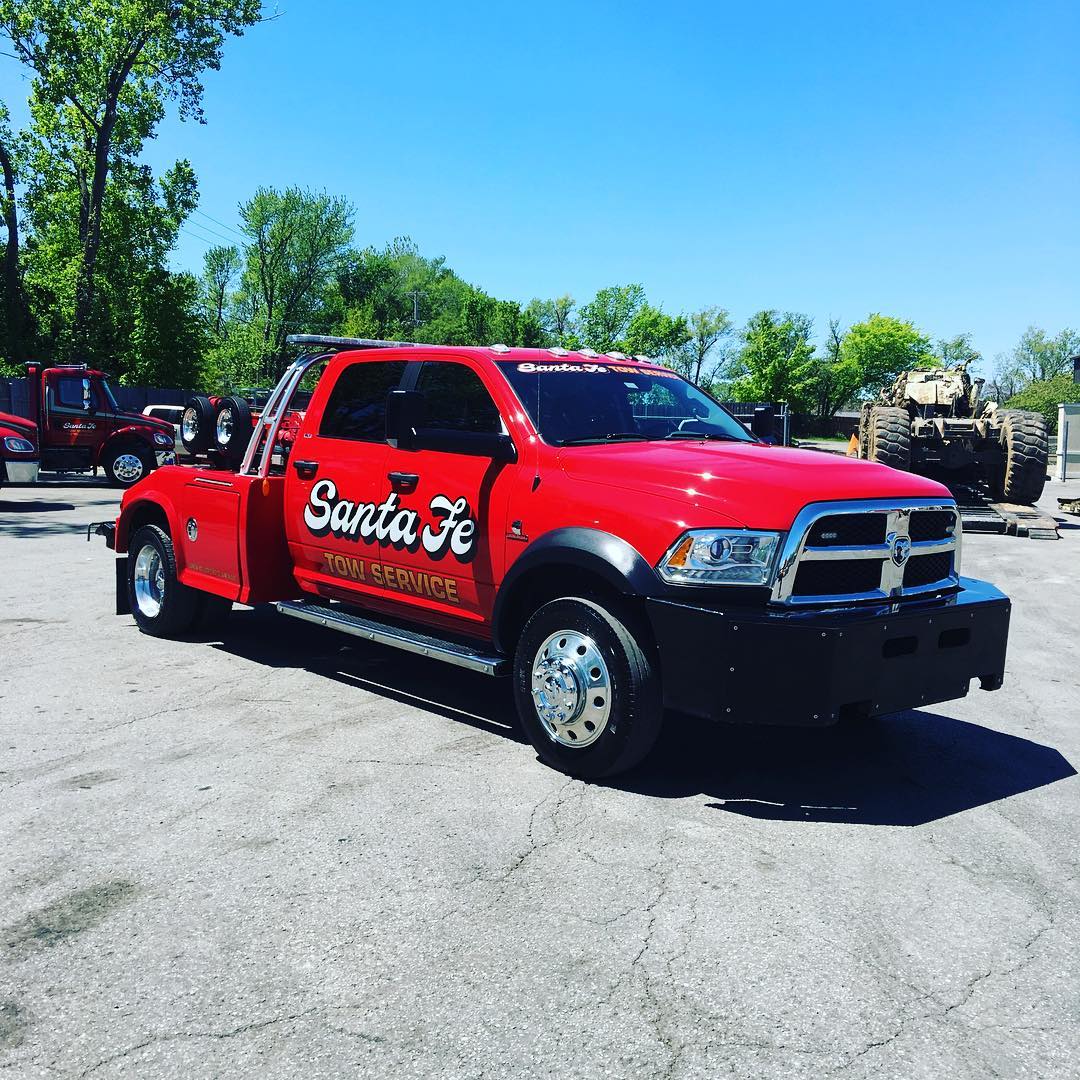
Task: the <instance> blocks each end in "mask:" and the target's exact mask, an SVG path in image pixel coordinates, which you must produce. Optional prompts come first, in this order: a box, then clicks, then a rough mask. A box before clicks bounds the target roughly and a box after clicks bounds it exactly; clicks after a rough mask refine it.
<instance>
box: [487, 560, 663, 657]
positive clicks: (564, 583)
mask: <svg viewBox="0 0 1080 1080" xmlns="http://www.w3.org/2000/svg"><path fill="white" fill-rule="evenodd" d="M510 588H511V591H510V595H509V596H507V597H506V599H505V600H504V601H503V604H502V606H501V611H500V613H499V618H498V624H497V625H496V626H495V627H494V628H493V629H494V638H495V644H496V645H497V646H498V647H499V648H500V649H501V650H502V651H503V652H505V653H507V654H512V653H513V651H514V649H515V648H517V643H518V638H519V637H521V631H522V629H523V627H524V626H525V624H526V623H527V622H528V621H529V618H530V617H531V616H532V614H533V612H535V611H536V610H537V609H538V608H539V607H542V606H543V605H544V604H546V603H548V602H549V601H551V600H558V599H559V598H560V597H563V596H583V597H586V598H588V599H590V600H596V601H597V602H599V603H603V602H604V601H605V600H606V601H607V602H608V603H609V604H610V605H612V606H616V607H623V608H625V607H626V606H628V605H630V606H633V607H635V608H641V607H642V602H641V600H640V598H638V597H634V596H629V595H628V594H626V593H623V592H620V591H619V590H618V589H616V588H614V586H612V585H611V583H610V582H608V581H605V580H604V578H602V577H601V576H600V575H599V574H596V573H593V572H592V571H590V570H586V569H584V568H583V567H580V566H572V565H569V564H566V563H549V564H547V565H544V566H538V567H536V568H535V569H534V570H530V571H528V572H527V573H525V574H523V575H522V576H521V577H520V578H519V579H518V580H517V581H515V582H514V583H513V584H512V585H511V587H510Z"/></svg>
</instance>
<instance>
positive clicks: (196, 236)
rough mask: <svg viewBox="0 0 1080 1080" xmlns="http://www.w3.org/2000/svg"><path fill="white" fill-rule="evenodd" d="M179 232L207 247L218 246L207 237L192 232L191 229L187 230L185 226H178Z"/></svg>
mask: <svg viewBox="0 0 1080 1080" xmlns="http://www.w3.org/2000/svg"><path fill="white" fill-rule="evenodd" d="M180 231H181V232H182V233H187V235H188V236H193V237H194V238H195V239H196V240H201V241H202V242H203V243H204V244H205V245H206V246H207V247H217V246H218V245H217V242H216V241H214V240H211V239H210V238H209V237H206V236H202V235H201V234H199V233H197V232H192V231H191V229H189V228H187V227H186V226H185V225H181V226H180Z"/></svg>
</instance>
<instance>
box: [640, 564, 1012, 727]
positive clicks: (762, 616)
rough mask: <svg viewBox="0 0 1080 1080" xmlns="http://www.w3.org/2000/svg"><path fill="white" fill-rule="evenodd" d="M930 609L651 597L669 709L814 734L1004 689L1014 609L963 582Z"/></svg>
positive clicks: (980, 585) (976, 584)
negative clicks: (754, 605)
mask: <svg viewBox="0 0 1080 1080" xmlns="http://www.w3.org/2000/svg"><path fill="white" fill-rule="evenodd" d="M960 584H961V589H960V591H959V592H958V593H957V594H956V595H954V596H949V597H945V598H939V599H935V600H933V601H927V602H913V601H907V602H906V603H903V604H893V605H885V606H881V605H877V606H874V607H871V608H866V607H861V608H860V607H852V608H848V609H840V610H838V609H833V610H829V611H820V610H819V611H807V610H762V609H756V610H752V611H751V610H745V609H744V610H741V611H736V610H734V609H731V608H725V609H724V610H720V609H718V608H710V607H702V606H699V605H696V604H691V603H681V602H679V601H675V600H668V599H649V600H647V601H646V603H647V605H648V611H649V618H650V620H651V622H652V627H653V633H654V635H655V637H656V642H657V646H658V648H659V652H660V668H661V673H662V676H663V684H664V704H665V706H667V707H668V708H670V709H675V710H678V711H680V712H686V713H691V714H692V715H695V716H705V717H712V718H713V719H716V720H730V721H733V722H736V723H744V724H790V725H795V726H800V727H815V726H823V725H827V724H834V723H836V721H837V720H840V719H842V718H845V717H859V716H878V715H881V714H884V713H894V712H901V711H902V710H904V709H914V708H920V707H922V706H924V705H932V704H934V703H935V702H938V701H949V700H951V699H953V698H961V697H964V696H965V695H966V694H967V692H968V686H969V684H970V681H971V680H972V679H973V678H977V679H979V681H980V684H981V685H982V688H983V689H984V690H997V689H998V687H1000V686H1001V683H1002V679H1003V677H1004V672H1005V648H1006V644H1007V641H1008V636H1009V612H1010V609H1011V605H1010V603H1009V599H1008V597H1007V596H1005V595H1004V594H1002V593H1000V592H998V590H997V589H995V588H994V587H993V586H992V585H989V584H987V583H986V582H985V581H978V580H976V579H974V578H961V579H960Z"/></svg>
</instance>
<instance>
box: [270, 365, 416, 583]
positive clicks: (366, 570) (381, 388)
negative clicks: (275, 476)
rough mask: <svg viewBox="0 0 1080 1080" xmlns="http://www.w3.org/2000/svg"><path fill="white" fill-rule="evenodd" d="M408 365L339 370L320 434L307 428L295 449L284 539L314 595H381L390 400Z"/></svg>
mask: <svg viewBox="0 0 1080 1080" xmlns="http://www.w3.org/2000/svg"><path fill="white" fill-rule="evenodd" d="M405 366H406V365H405V361H404V360H378V359H375V360H368V359H364V360H356V361H354V362H353V363H351V364H347V365H346V366H345V367H343V368H341V369H340V371H339V373H338V376H337V379H336V381H335V382H334V385H333V386H332V387H331V389H330V392H329V395H328V397H327V399H326V405H325V406H324V408H323V409H322V414H321V417H320V418H319V420H318V429H317V430H307V429H306V425H305V430H303V431H302V433H301V437H300V438H299V439H297V441H296V442H295V444H294V445H293V449H292V453H291V456H290V459H289V470H290V474H289V477H288V480H287V481H286V491H285V532H286V536H287V538H288V541H289V550H290V553H291V555H292V560H293V566H294V568H295V573H296V578H297V581H298V582H299V583H300V584H301V585H302V586H306V587H307V588H308V589H309V590H311V591H314V592H318V593H323V594H325V595H329V596H339V597H343V598H348V595H349V594H354V593H361V594H363V593H371V592H376V593H377V592H378V591H379V590H378V586H377V585H374V584H373V583H372V576H373V575H372V561H373V560H375V561H377V560H378V558H379V547H378V543H377V542H376V540H375V538H374V535H373V533H372V529H371V519H372V517H373V516H376V515H377V514H378V513H379V510H378V504H379V503H381V502H382V501H383V500H384V499H385V498H386V494H387V492H386V464H385V459H386V452H387V449H388V448H387V445H386V395H387V394H389V392H390V391H391V390H395V389H397V387H398V386H399V384H400V382H401V378H402V375H403V374H404V373H405ZM327 374H329V372H328V373H327ZM324 378H325V376H324Z"/></svg>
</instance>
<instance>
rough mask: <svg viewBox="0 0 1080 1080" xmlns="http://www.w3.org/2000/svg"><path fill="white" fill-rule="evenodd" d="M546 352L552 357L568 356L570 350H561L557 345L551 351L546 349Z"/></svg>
mask: <svg viewBox="0 0 1080 1080" xmlns="http://www.w3.org/2000/svg"><path fill="white" fill-rule="evenodd" d="M548 352H549V353H551V355H552V356H569V355H570V350H569V349H563V348H561V347H560V346H558V345H556V346H555V347H554V348H552V349H548Z"/></svg>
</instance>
